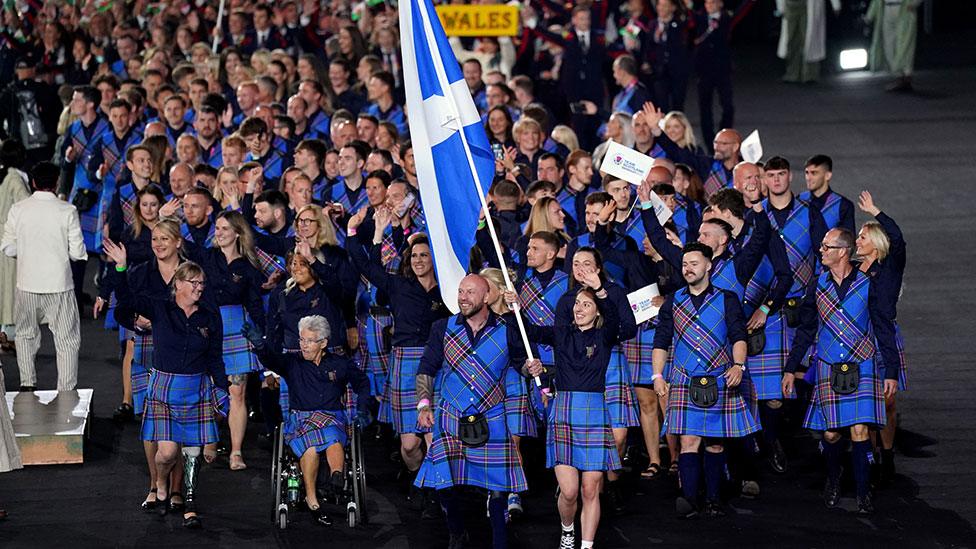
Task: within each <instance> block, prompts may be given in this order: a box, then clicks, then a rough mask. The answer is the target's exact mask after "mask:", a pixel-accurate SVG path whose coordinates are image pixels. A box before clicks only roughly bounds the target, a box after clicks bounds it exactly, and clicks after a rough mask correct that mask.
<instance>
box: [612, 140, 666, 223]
mask: <svg viewBox="0 0 976 549" xmlns="http://www.w3.org/2000/svg"><path fill="white" fill-rule="evenodd" d="M653 166H654V159H653V158H651V157H650V156H647V155H646V154H643V153H640V152H637V151H635V150H634V149H630V148H627V147H625V146H623V145H621V144H620V143H617V142H616V141H613V140H611V141H610V146H608V147H607V154H606V155H605V156H604V157H603V162H602V163H601V164H600V171H601V172H603V173H605V174H607V175H612V176H613V177H619V178H620V179H623V180H624V181H626V182H628V183H630V184H632V185H640V184H641V182H642V181H644V177H646V176H647V172H649V171H651V168H652V167H653ZM651 202H652V203H654V214H655V215H656V216H657V220H658V221H659V222H660V223H661V225H664V224H665V223H666V222H667V220H668V219H671V210H670V209H668V207H667V206H665V205H664V201H662V200H661V197H659V196H658V195H657V194H655V193H651Z"/></svg>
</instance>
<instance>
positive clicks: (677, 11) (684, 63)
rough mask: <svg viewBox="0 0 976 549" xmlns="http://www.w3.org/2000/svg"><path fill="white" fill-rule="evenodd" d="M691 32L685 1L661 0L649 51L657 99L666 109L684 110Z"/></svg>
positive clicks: (658, 3)
mask: <svg viewBox="0 0 976 549" xmlns="http://www.w3.org/2000/svg"><path fill="white" fill-rule="evenodd" d="M689 32H690V26H689V23H688V19H687V17H686V15H685V11H684V7H683V6H682V4H681V3H680V2H678V0H658V2H657V19H655V20H654V21H653V22H652V23H651V39H650V51H651V58H652V71H653V79H654V102H655V104H657V105H659V106H660V107H661V108H662V109H663V110H664V111H665V112H667V111H681V110H684V106H685V92H686V91H687V89H688V76H689V75H690V73H691V50H690V49H689V48H688V42H689V41H688V34H689Z"/></svg>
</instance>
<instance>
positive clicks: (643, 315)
mask: <svg viewBox="0 0 976 549" xmlns="http://www.w3.org/2000/svg"><path fill="white" fill-rule="evenodd" d="M659 295H661V292H659V291H658V289H657V284H650V285H648V286H644V287H643V288H641V289H639V290H636V291H633V292H630V293H629V294H627V301H629V302H630V310H631V311H633V313H634V320H635V321H636V322H637V324H640V323H641V322H644V321H645V320H648V319H650V318H654V317H656V316H657V313H658V311H660V310H661V308H660V307H655V306H653V305H651V299H652V298H654V297H657V296H659Z"/></svg>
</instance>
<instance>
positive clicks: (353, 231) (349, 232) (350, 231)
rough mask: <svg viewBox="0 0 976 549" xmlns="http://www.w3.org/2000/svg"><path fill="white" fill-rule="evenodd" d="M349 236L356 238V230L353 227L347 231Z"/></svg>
mask: <svg viewBox="0 0 976 549" xmlns="http://www.w3.org/2000/svg"><path fill="white" fill-rule="evenodd" d="M347 233H348V235H349V236H356V228H355V227H353V228H351V229H349V230H348V231H347Z"/></svg>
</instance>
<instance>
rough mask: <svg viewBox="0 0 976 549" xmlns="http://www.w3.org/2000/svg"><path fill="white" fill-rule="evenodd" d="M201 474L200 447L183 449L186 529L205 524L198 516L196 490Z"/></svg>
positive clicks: (184, 525)
mask: <svg viewBox="0 0 976 549" xmlns="http://www.w3.org/2000/svg"><path fill="white" fill-rule="evenodd" d="M199 473H200V447H199V446H191V447H187V446H184V447H183V491H184V496H183V499H184V501H185V502H186V506H185V507H184V510H183V511H184V512H183V527H184V528H200V527H201V526H203V523H201V522H200V517H199V516H198V515H197V506H196V488H197V478H198V475H199Z"/></svg>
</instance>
